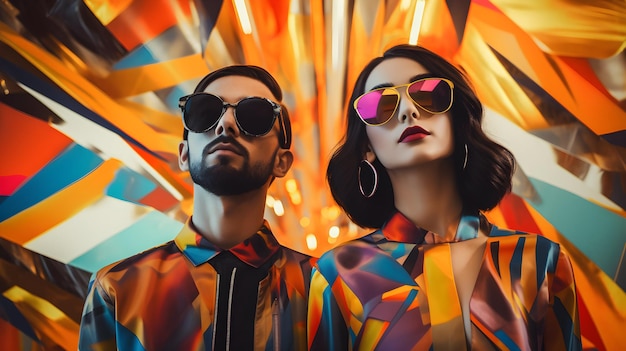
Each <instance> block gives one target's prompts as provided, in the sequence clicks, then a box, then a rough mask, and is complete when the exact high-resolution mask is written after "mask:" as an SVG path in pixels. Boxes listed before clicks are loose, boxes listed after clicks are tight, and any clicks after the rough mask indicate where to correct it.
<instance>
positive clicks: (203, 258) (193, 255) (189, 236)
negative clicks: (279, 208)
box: [174, 217, 280, 267]
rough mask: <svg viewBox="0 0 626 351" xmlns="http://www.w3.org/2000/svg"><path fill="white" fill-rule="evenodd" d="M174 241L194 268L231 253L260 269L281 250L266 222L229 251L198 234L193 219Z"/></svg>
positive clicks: (189, 220) (188, 220)
mask: <svg viewBox="0 0 626 351" xmlns="http://www.w3.org/2000/svg"><path fill="white" fill-rule="evenodd" d="M174 241H175V242H176V246H178V248H179V249H180V251H182V253H183V255H185V256H186V257H187V259H189V261H191V262H192V263H193V264H194V266H198V265H200V264H202V263H205V262H208V261H209V260H210V259H212V258H213V257H215V256H217V255H218V254H219V253H220V252H222V251H230V252H231V253H232V254H233V255H235V256H236V257H237V258H239V259H240V260H241V261H243V262H245V263H247V264H248V265H250V266H253V267H259V266H261V265H262V264H263V263H265V262H266V261H267V260H268V259H270V257H272V256H273V255H274V254H275V253H276V252H277V251H278V250H279V249H280V244H279V243H278V241H277V240H276V238H275V237H274V234H272V230H271V229H270V226H269V223H268V222H267V221H266V220H263V224H262V225H261V227H260V228H259V230H257V232H256V233H254V234H253V235H252V236H250V237H249V238H248V239H246V240H244V241H243V242H241V243H239V244H238V245H236V246H235V247H232V248H231V249H229V250H223V249H221V248H219V247H217V246H215V245H213V244H212V243H211V242H209V241H208V240H207V239H206V238H205V237H203V236H202V235H201V234H200V233H198V232H197V231H196V230H195V228H194V226H193V223H192V222H191V217H189V219H187V222H186V223H185V225H184V226H183V228H182V229H181V230H180V232H179V233H178V235H177V236H176V238H175V239H174Z"/></svg>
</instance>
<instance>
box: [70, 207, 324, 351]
mask: <svg viewBox="0 0 626 351" xmlns="http://www.w3.org/2000/svg"><path fill="white" fill-rule="evenodd" d="M311 267H312V261H311V258H310V257H309V256H307V255H304V254H302V253H299V252H296V251H293V250H291V249H289V248H286V247H283V246H281V245H280V244H279V243H278V241H277V240H276V238H275V237H274V235H273V234H272V232H271V230H270V227H269V225H268V223H267V222H264V224H263V225H262V227H261V228H260V229H259V230H258V232H257V233H255V234H254V235H252V236H251V237H250V238H248V239H247V240H245V241H244V242H242V243H240V244H239V245H237V246H235V247H233V248H232V249H230V250H221V249H219V248H217V247H215V246H214V245H212V244H211V243H210V242H208V241H207V240H206V239H205V238H204V237H203V236H201V235H200V234H198V233H197V232H196V231H194V229H193V225H192V224H191V219H190V220H188V221H187V223H186V224H185V226H184V227H183V228H182V230H181V231H180V233H179V234H178V235H177V236H176V238H175V239H174V240H173V241H171V242H168V243H166V244H164V245H162V246H159V247H156V248H153V249H150V250H147V251H145V252H143V253H140V254H137V255H135V256H133V257H130V258H128V259H125V260H122V261H120V262H117V263H114V264H111V265H109V266H107V267H104V268H103V269H101V270H99V271H98V272H97V273H96V274H95V275H94V277H92V279H91V281H90V283H89V292H88V296H87V299H86V302H85V306H84V311H83V317H82V320H81V325H80V340H79V349H80V350H84V351H86V350H168V351H169V350H228V349H230V350H238V349H247V350H305V349H306V312H307V310H306V303H307V291H308V286H309V281H310V276H311Z"/></svg>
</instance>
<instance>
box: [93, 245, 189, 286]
mask: <svg viewBox="0 0 626 351" xmlns="http://www.w3.org/2000/svg"><path fill="white" fill-rule="evenodd" d="M179 253H180V250H178V247H177V246H176V244H175V243H174V241H168V242H166V243H163V244H162V245H158V246H154V247H152V248H149V249H147V250H145V251H142V252H139V253H136V254H134V255H132V256H129V257H126V258H123V259H120V260H118V261H115V262H113V263H109V264H108V265H106V266H104V267H102V268H100V269H99V270H98V272H97V276H98V277H102V276H105V275H107V274H110V273H114V272H121V271H125V270H128V269H129V268H131V267H137V266H142V265H153V264H154V263H155V262H162V261H165V260H168V259H170V258H171V256H172V255H178V254H179Z"/></svg>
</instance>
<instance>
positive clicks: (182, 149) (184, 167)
mask: <svg viewBox="0 0 626 351" xmlns="http://www.w3.org/2000/svg"><path fill="white" fill-rule="evenodd" d="M178 167H179V168H180V170H181V171H188V170H189V144H188V141H187V140H183V141H181V142H180V143H179V144H178Z"/></svg>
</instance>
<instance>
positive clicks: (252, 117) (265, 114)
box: [235, 98, 275, 135]
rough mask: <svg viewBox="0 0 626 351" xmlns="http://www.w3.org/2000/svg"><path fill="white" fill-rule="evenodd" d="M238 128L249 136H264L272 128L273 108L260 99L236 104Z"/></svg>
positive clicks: (246, 100)
mask: <svg viewBox="0 0 626 351" xmlns="http://www.w3.org/2000/svg"><path fill="white" fill-rule="evenodd" d="M235 114H236V115H237V121H238V122H239V126H240V127H241V129H243V130H244V131H245V132H246V133H248V134H250V135H265V134H267V133H268V132H269V131H270V130H272V127H273V126H274V118H275V114H274V106H272V104H271V103H270V102H269V101H267V100H265V99H260V98H248V99H244V100H241V101H240V102H239V103H238V104H237V110H236V111H235Z"/></svg>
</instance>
